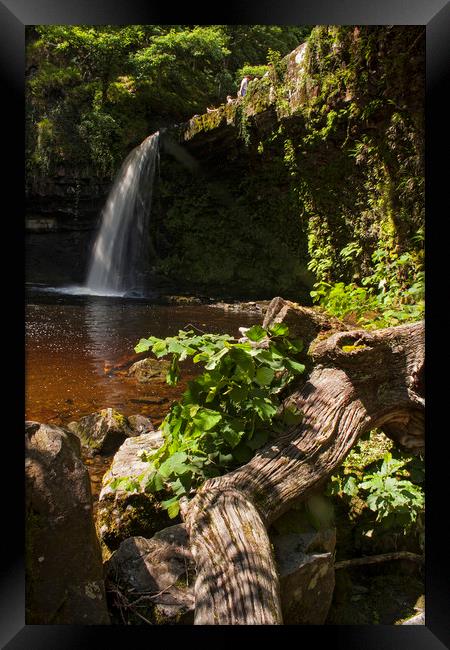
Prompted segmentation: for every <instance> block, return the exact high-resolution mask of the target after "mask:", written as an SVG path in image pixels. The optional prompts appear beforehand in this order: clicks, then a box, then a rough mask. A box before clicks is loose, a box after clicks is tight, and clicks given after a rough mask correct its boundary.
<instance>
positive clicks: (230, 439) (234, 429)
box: [220, 422, 244, 448]
mask: <svg viewBox="0 0 450 650" xmlns="http://www.w3.org/2000/svg"><path fill="white" fill-rule="evenodd" d="M220 432H221V434H222V435H223V437H224V439H225V440H226V442H227V443H228V444H229V445H230V447H231V448H233V447H236V445H238V444H239V442H240V441H241V438H242V436H243V435H244V429H243V427H242V425H241V424H240V423H239V422H238V423H227V424H225V426H223V427H221V429H220Z"/></svg>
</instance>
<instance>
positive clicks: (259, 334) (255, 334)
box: [245, 325, 267, 342]
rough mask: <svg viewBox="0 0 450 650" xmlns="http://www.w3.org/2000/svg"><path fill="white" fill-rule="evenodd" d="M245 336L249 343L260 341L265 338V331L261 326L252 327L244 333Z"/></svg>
mask: <svg viewBox="0 0 450 650" xmlns="http://www.w3.org/2000/svg"><path fill="white" fill-rule="evenodd" d="M245 336H246V337H247V338H248V339H249V340H250V341H255V342H258V341H262V339H264V338H265V337H266V336H267V332H266V330H265V329H264V328H263V327H261V325H253V327H250V329H249V330H247V331H246V332H245Z"/></svg>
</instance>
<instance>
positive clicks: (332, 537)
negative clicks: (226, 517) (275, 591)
mask: <svg viewBox="0 0 450 650" xmlns="http://www.w3.org/2000/svg"><path fill="white" fill-rule="evenodd" d="M270 540H271V542H272V544H273V548H274V554H275V560H276V562H277V567H278V573H279V576H280V591H281V608H282V611H283V621H284V623H285V624H287V625H323V624H324V622H325V620H326V617H327V614H328V611H329V608H330V605H331V601H332V597H333V591H334V548H335V545H336V529H335V528H333V527H327V528H323V529H321V530H316V529H315V528H314V527H313V526H312V525H311V524H310V523H308V521H307V519H306V517H305V516H304V513H303V512H297V511H295V510H293V511H290V512H288V513H286V515H284V516H283V518H282V522H280V523H279V525H278V530H277V529H276V528H275V529H273V530H272V531H271V534H270Z"/></svg>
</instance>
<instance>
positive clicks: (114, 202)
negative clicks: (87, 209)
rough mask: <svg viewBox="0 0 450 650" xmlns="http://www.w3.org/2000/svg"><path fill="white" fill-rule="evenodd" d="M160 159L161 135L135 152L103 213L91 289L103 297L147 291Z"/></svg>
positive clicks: (88, 284) (91, 269)
mask: <svg viewBox="0 0 450 650" xmlns="http://www.w3.org/2000/svg"><path fill="white" fill-rule="evenodd" d="M158 160H159V131H157V132H156V133H154V134H153V135H150V136H149V137H148V138H146V139H145V140H144V141H143V142H142V143H141V144H140V145H139V146H138V147H136V148H135V149H133V151H131V153H130V154H129V155H128V156H127V158H126V159H125V161H124V162H123V164H122V167H121V168H120V170H119V173H118V174H117V177H116V179H115V181H114V185H113V187H112V188H111V191H110V193H109V195H108V198H107V200H106V203H105V207H104V208H103V212H102V222H101V226H100V230H99V232H98V235H97V239H96V241H95V244H94V247H93V249H92V253H91V259H90V265H89V271H88V276H87V281H86V288H87V290H88V291H89V293H96V294H101V295H108V294H112V295H117V294H119V295H120V294H122V295H123V294H124V293H126V292H127V291H129V290H132V289H141V288H142V286H141V284H142V277H143V271H144V267H145V266H146V261H147V258H148V254H149V250H148V249H149V228H148V226H149V216H150V210H151V203H152V194H153V179H154V175H155V169H156V166H157V163H158Z"/></svg>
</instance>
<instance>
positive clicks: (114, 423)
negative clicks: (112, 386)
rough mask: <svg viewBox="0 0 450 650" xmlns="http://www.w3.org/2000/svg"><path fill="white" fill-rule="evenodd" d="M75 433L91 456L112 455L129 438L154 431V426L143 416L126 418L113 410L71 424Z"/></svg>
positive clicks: (109, 409)
mask: <svg viewBox="0 0 450 650" xmlns="http://www.w3.org/2000/svg"><path fill="white" fill-rule="evenodd" d="M68 428H69V429H70V430H71V431H73V433H75V434H76V435H77V436H78V437H79V439H80V440H81V443H82V444H83V446H84V447H86V449H87V450H89V451H90V453H91V454H111V453H113V452H114V451H116V450H117V449H118V448H119V446H120V445H121V444H122V442H123V441H124V440H125V439H126V438H129V437H132V436H139V435H140V434H142V433H148V432H149V431H153V425H152V423H151V422H150V420H149V419H148V418H145V417H144V416H142V415H131V416H129V417H125V416H124V415H121V414H120V413H118V412H117V411H115V410H114V409H112V408H107V409H103V410H102V411H99V412H98V413H92V415H87V416H86V417H84V418H81V420H79V421H78V422H71V423H70V424H69V425H68Z"/></svg>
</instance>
